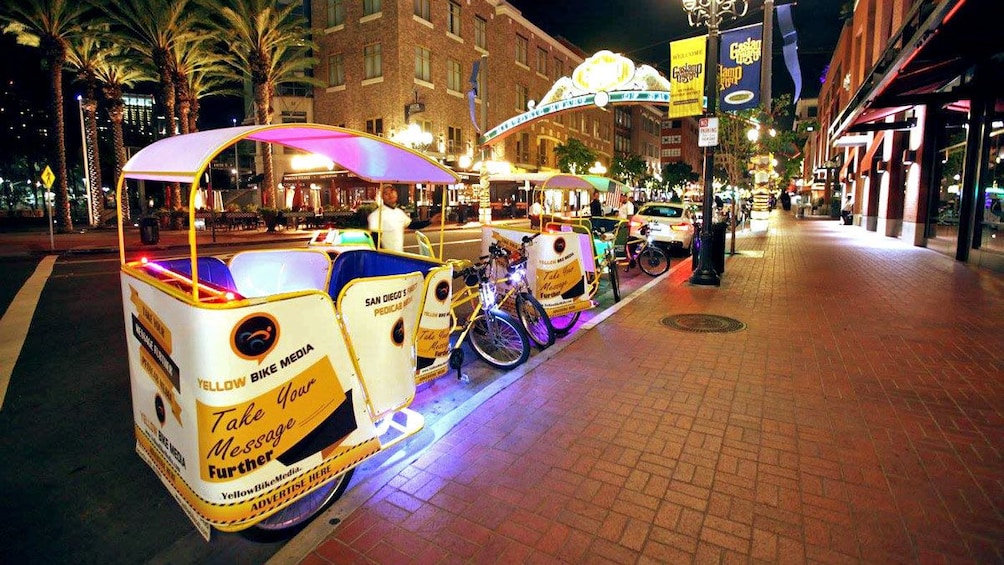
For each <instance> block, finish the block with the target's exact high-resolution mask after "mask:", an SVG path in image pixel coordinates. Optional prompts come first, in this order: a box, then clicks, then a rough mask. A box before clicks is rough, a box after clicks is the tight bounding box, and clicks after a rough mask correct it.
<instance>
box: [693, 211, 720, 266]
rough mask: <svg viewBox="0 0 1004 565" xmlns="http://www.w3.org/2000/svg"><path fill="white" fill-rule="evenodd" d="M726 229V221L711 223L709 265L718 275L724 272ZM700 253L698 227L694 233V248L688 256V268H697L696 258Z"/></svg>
mask: <svg viewBox="0 0 1004 565" xmlns="http://www.w3.org/2000/svg"><path fill="white" fill-rule="evenodd" d="M727 231H728V223H727V222H716V223H714V224H711V265H712V266H713V267H714V268H715V272H716V273H718V274H719V275H721V274H723V273H725V233H726V232H727ZM700 253H701V230H700V228H698V230H697V233H696V234H695V235H694V250H693V252H692V253H691V257H690V270H691V271H696V270H697V258H698V256H699V255H700Z"/></svg>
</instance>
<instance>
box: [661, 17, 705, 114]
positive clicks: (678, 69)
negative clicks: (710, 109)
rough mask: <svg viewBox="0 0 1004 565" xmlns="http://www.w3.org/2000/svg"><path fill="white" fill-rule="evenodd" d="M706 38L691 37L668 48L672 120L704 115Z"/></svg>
mask: <svg viewBox="0 0 1004 565" xmlns="http://www.w3.org/2000/svg"><path fill="white" fill-rule="evenodd" d="M707 38H708V36H706V35H702V36H701V37H691V38H690V39H681V40H679V41H673V42H671V43H670V44H669V65H670V72H669V117H670V118H682V117H684V116H698V115H700V114H702V113H703V112H704V80H705V68H704V67H705V64H706V61H707V46H708V45H707Z"/></svg>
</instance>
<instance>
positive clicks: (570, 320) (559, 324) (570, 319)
mask: <svg viewBox="0 0 1004 565" xmlns="http://www.w3.org/2000/svg"><path fill="white" fill-rule="evenodd" d="M580 314H582V312H578V311H576V312H568V313H567V314H559V315H557V316H551V325H552V326H554V333H555V334H556V335H559V336H564V335H568V332H570V331H572V326H574V325H575V322H578V321H579V315H580Z"/></svg>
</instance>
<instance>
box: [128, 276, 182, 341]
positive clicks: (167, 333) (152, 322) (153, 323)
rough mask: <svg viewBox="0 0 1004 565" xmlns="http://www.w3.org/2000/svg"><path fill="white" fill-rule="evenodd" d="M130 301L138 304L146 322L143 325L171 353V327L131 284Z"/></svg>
mask: <svg viewBox="0 0 1004 565" xmlns="http://www.w3.org/2000/svg"><path fill="white" fill-rule="evenodd" d="M129 301H130V302H132V303H133V305H135V306H136V314H137V315H138V317H139V319H140V320H142V321H143V322H144V324H143V325H144V327H145V328H146V329H147V330H148V331H149V332H150V335H152V336H153V338H154V339H156V340H157V343H158V344H160V346H161V347H162V348H163V349H164V351H166V352H167V354H168V355H170V354H171V353H172V352H171V347H172V346H171V328H168V327H167V324H165V323H164V321H163V320H161V319H160V316H158V315H157V313H156V312H154V311H153V309H152V308H150V307H149V306H147V305H146V302H143V299H142V298H140V297H139V292H138V291H137V290H136V288H135V287H133V286H131V285H130V286H129Z"/></svg>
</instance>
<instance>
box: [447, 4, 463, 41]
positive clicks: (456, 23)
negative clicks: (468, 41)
mask: <svg viewBox="0 0 1004 565" xmlns="http://www.w3.org/2000/svg"><path fill="white" fill-rule="evenodd" d="M446 30H447V31H449V32H450V33H452V34H453V35H456V36H459V35H460V4H457V3H456V2H450V11H449V12H447V14H446Z"/></svg>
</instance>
